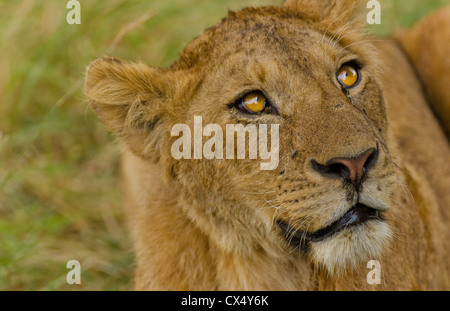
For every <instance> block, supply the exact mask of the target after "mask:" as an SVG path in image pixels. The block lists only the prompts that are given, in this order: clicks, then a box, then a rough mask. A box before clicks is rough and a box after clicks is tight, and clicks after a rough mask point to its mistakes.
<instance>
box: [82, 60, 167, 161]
mask: <svg viewBox="0 0 450 311" xmlns="http://www.w3.org/2000/svg"><path fill="white" fill-rule="evenodd" d="M173 84H174V83H172V82H171V74H170V72H169V71H168V70H163V69H155V68H150V67H148V66H146V65H144V64H134V63H129V62H126V61H123V60H120V59H118V58H115V57H103V58H99V59H97V60H95V61H93V62H92V63H91V64H90V65H89V66H88V68H87V73H86V85H85V90H86V95H87V98H88V99H89V101H90V103H91V105H92V107H93V109H94V111H95V112H96V113H97V115H98V117H99V118H100V120H101V121H102V122H103V123H104V124H105V125H106V126H107V127H108V128H109V129H110V130H111V131H113V132H115V133H117V134H118V135H119V137H120V138H121V139H122V140H123V141H124V142H125V143H126V144H127V145H128V147H129V148H130V149H131V151H133V152H134V153H135V154H136V155H138V156H140V157H143V158H149V159H153V160H155V161H157V160H158V159H159V156H160V154H159V153H160V149H161V140H162V139H163V137H164V136H165V135H166V134H167V133H168V132H169V130H168V129H167V126H168V125H167V123H168V122H167V120H168V119H170V116H169V111H168V108H167V107H168V104H169V103H168V101H169V100H170V98H171V97H172V96H174V92H175V90H174V87H173Z"/></svg>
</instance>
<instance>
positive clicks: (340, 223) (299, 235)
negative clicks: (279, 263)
mask: <svg viewBox="0 0 450 311" xmlns="http://www.w3.org/2000/svg"><path fill="white" fill-rule="evenodd" d="M369 220H379V221H382V220H383V219H382V217H381V212H379V211H378V210H376V209H373V208H370V207H368V206H365V205H362V204H356V205H355V206H353V207H352V208H351V209H350V210H349V211H348V212H347V213H345V214H344V216H342V217H341V218H339V219H338V220H336V221H335V222H334V223H332V224H331V225H329V226H327V227H325V228H322V229H320V230H318V231H316V232H314V233H308V232H304V231H297V230H295V229H294V228H292V227H291V226H290V225H288V224H287V223H286V222H284V221H282V220H280V221H278V225H279V226H280V227H281V229H283V231H284V232H285V233H286V238H287V239H288V240H289V242H290V243H291V244H293V245H296V246H298V245H306V244H308V243H309V242H319V241H322V240H325V239H327V238H329V237H331V236H333V235H335V234H336V233H338V232H340V231H342V230H344V229H345V228H349V227H354V226H358V225H361V224H363V223H365V222H367V221H369Z"/></svg>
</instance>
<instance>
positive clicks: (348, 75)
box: [336, 64, 360, 88]
mask: <svg viewBox="0 0 450 311" xmlns="http://www.w3.org/2000/svg"><path fill="white" fill-rule="evenodd" d="M336 77H337V79H338V81H339V83H340V84H341V85H342V86H343V87H344V88H351V87H354V86H356V85H357V84H358V83H359V80H360V72H359V70H358V68H357V67H356V66H353V65H351V64H345V65H343V66H342V67H341V68H340V69H339V70H338V72H337V74H336Z"/></svg>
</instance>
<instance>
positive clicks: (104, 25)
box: [0, 0, 449, 290]
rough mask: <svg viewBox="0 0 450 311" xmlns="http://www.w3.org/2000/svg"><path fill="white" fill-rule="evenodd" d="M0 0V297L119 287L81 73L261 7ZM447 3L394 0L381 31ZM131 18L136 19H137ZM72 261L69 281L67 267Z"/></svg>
mask: <svg viewBox="0 0 450 311" xmlns="http://www.w3.org/2000/svg"><path fill="white" fill-rule="evenodd" d="M80 2H81V4H82V23H81V25H68V24H67V23H66V14H67V12H68V10H67V9H66V8H65V4H66V1H50V0H45V1H42V0H41V1H38V0H20V1H19V0H14V1H13V0H0V47H1V49H0V56H1V57H0V290H79V289H83V290H128V289H132V282H133V281H132V278H133V271H134V260H133V255H132V244H131V239H130V236H129V234H128V231H127V228H126V226H125V223H124V214H123V211H122V208H121V194H120V185H119V171H118V165H119V155H120V149H119V146H118V144H117V142H116V140H115V139H114V137H113V135H111V134H110V133H108V132H107V131H106V130H105V128H104V127H103V126H102V125H101V124H100V123H99V122H98V121H97V119H96V117H95V115H94V114H93V113H92V112H91V111H90V109H89V107H88V103H87V102H86V100H85V98H84V96H83V92H82V86H83V76H84V70H85V67H86V65H87V64H89V62H90V61H92V60H93V59H95V58H96V57H98V56H101V55H103V54H111V55H115V56H118V57H122V58H124V59H128V60H132V61H136V60H139V59H141V60H143V61H144V62H146V63H148V64H149V65H152V66H168V65H170V64H171V63H172V62H173V61H174V60H175V59H176V57H177V55H178V53H179V52H180V51H181V50H182V49H183V47H184V46H185V45H186V44H187V43H188V42H189V41H191V40H192V39H193V38H194V37H196V36H197V35H199V34H200V33H201V31H202V30H204V29H205V28H206V27H209V26H211V25H213V24H215V23H217V22H218V21H220V19H221V18H222V17H223V16H225V14H226V12H227V10H228V9H238V8H240V7H243V6H249V5H261V4H270V3H272V4H279V3H281V2H282V1H277V0H274V1H269V0H266V1H264V0H253V1H242V0H229V1H221V0H170V1H169V0H165V1H162V0H161V1H160V0H158V1H156V0H153V1H137V0H128V1H122V0H107V1H100V0H89V1H83V0H81V1H80ZM445 3H449V1H448V0H445V1H442V0H429V1H427V2H425V1H422V0H397V1H394V2H393V4H391V5H390V6H389V8H386V9H385V11H384V13H383V23H382V25H381V26H377V27H375V28H374V26H372V30H374V31H375V32H377V33H379V34H387V33H388V32H389V31H390V30H391V29H392V28H393V27H406V26H409V25H411V24H413V23H414V22H415V21H417V20H418V19H419V18H421V17H422V16H423V15H424V14H426V13H428V12H429V11H431V10H433V9H435V8H437V7H439V6H441V5H443V4H445ZM136 21H138V22H136ZM72 259H76V260H78V261H80V263H81V272H82V274H81V279H82V284H81V285H68V284H67V283H66V274H67V272H68V271H69V270H68V269H67V268H66V263H67V262H68V261H69V260H72Z"/></svg>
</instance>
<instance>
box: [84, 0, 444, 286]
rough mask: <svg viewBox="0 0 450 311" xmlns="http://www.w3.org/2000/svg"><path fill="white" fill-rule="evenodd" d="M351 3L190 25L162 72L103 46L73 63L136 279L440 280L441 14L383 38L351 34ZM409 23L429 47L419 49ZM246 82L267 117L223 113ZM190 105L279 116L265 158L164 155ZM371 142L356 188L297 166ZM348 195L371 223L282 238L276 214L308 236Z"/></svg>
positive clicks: (291, 0) (195, 112)
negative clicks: (299, 243)
mask: <svg viewBox="0 0 450 311" xmlns="http://www.w3.org/2000/svg"><path fill="white" fill-rule="evenodd" d="M360 9H361V6H360V1H347V0H346V1H342V0H334V1H333V0H329V1H322V2H321V1H306V0H288V1H287V2H286V3H285V5H284V7H283V8H275V7H266V8H250V9H245V10H242V11H239V12H231V13H230V14H229V16H228V17H227V18H226V19H224V20H223V21H222V22H221V23H220V24H219V25H217V26H215V27H212V28H210V29H208V30H207V31H205V32H204V33H203V34H202V35H201V36H200V37H198V38H197V39H195V40H194V41H193V42H192V43H190V44H189V45H188V47H187V48H186V49H185V51H184V52H183V53H182V54H181V55H180V58H179V60H178V61H177V62H176V63H175V64H174V65H173V66H172V67H171V68H168V69H156V68H149V67H147V66H145V65H143V64H132V63H128V62H126V61H123V60H119V59H117V58H113V57H104V58H101V59H98V60H96V61H94V62H93V63H92V64H91V65H90V66H89V68H88V71H87V77H86V94H87V97H88V98H89V100H90V102H91V103H92V106H93V108H94V110H95V111H96V112H97V113H98V115H99V117H100V119H101V120H102V121H103V122H104V123H105V124H106V125H107V126H108V128H110V129H111V130H113V131H114V132H116V133H117V134H118V136H119V137H120V138H121V140H122V142H123V146H124V159H123V165H122V171H123V175H124V189H125V194H126V199H127V201H126V203H127V209H128V212H129V213H128V214H129V216H130V224H131V228H132V232H133V236H134V238H135V241H136V242H135V250H136V258H137V270H136V275H135V279H136V289H139V290H149V289H151V290H355V289H361V290H432V289H447V290H448V289H450V261H449V259H448V258H449V256H450V245H449V243H450V234H449V224H450V191H449V190H450V162H449V160H450V147H449V141H448V139H447V138H446V137H445V134H444V130H443V129H445V128H446V129H447V130H448V124H449V123H448V122H449V119H448V118H449V117H448V111H450V104H449V103H450V95H449V93H448V85H449V84H448V81H450V71H449V70H448V68H449V67H448V66H444V69H442V70H441V63H442V62H446V63H445V64H448V61H447V60H446V59H447V55H448V53H447V52H444V51H449V49H450V47H449V42H450V41H449V40H448V38H450V30H449V29H450V28H449V27H438V26H436V25H441V24H440V23H442V24H446V25H448V20H450V10H449V9H443V10H442V11H441V13H437V15H435V16H434V17H432V19H433V20H432V21H428V20H425V21H424V22H422V23H420V24H419V26H416V28H413V30H411V32H403V33H401V34H399V35H398V37H399V38H400V41H401V45H400V44H398V43H397V42H396V41H389V40H386V41H371V40H373V38H368V37H366V35H364V34H363V32H362V31H361V30H360V27H361V26H362V23H363V22H364V17H363V20H362V22H361V15H360ZM430 30H431V31H430ZM424 34H427V36H426V37H427V40H429V42H430V44H429V45H426V46H425V45H423V46H421V47H420V48H419V47H418V46H419V44H418V43H417V42H418V41H420V40H422V38H423V37H424ZM444 38H447V39H444ZM429 49H431V50H429ZM405 52H406V53H405ZM408 55H409V56H408ZM409 57H410V59H409ZM355 58H356V59H358V60H359V61H360V62H361V63H362V64H363V66H362V69H361V73H362V75H363V79H362V80H361V83H360V84H359V85H358V86H357V87H355V88H354V89H351V90H349V92H348V95H347V96H346V95H345V94H344V93H343V92H342V90H341V87H340V85H339V84H338V83H337V81H336V77H335V74H336V71H337V70H338V69H339V66H340V65H341V64H342V63H345V61H348V60H351V59H355ZM411 64H414V66H415V67H412V65H411ZM417 73H419V74H417ZM446 81H447V82H446ZM255 89H258V90H264V92H265V93H266V94H268V96H270V99H271V101H272V102H273V104H275V105H276V107H277V110H278V112H279V114H262V115H260V116H257V117H256V118H248V117H245V116H242V115H238V114H236V112H233V110H232V108H230V104H231V103H232V102H233V101H234V100H236V99H237V98H236V96H239V94H241V95H242V92H244V91H251V90H255ZM425 91H426V92H428V93H427V94H426V93H425ZM428 99H430V100H431V101H430V100H428ZM429 105H432V106H433V107H434V108H433V109H434V110H435V112H436V114H437V115H438V117H439V118H441V121H442V122H441V124H439V122H438V119H437V118H436V116H435V115H434V114H433V112H432V110H431V108H430V106H429ZM194 116H202V118H203V124H204V125H205V124H209V123H216V124H220V125H222V126H223V127H225V124H233V123H242V124H244V125H245V124H250V123H267V124H274V123H276V124H280V162H279V166H278V168H277V169H275V170H273V171H262V170H260V166H259V165H260V162H259V161H256V160H205V159H202V160H174V159H173V158H172V156H171V153H170V148H171V144H172V143H173V142H174V140H175V139H176V137H171V135H170V130H171V128H172V126H173V125H175V124H177V123H184V124H187V125H189V126H190V128H191V129H193V120H194ZM372 147H377V148H378V149H379V157H378V160H377V163H376V165H375V166H374V167H373V168H372V169H371V171H370V173H369V174H368V176H367V179H366V180H365V181H364V184H363V188H362V190H361V192H360V193H359V194H357V193H355V191H351V190H348V189H345V187H344V186H343V184H342V182H341V181H340V180H332V179H327V178H324V177H323V176H321V175H319V174H317V172H315V171H314V170H312V169H311V166H310V165H309V163H310V161H311V160H312V159H313V160H315V161H317V162H318V163H326V162H327V161H328V160H329V159H331V158H335V157H352V156H356V155H359V154H361V153H362V152H363V151H365V150H367V149H369V148H372ZM356 200H359V202H361V203H362V204H366V205H368V206H372V207H376V208H378V209H380V210H383V213H384V217H385V220H386V221H385V222H377V221H369V222H367V223H365V224H363V225H360V226H358V227H353V228H348V229H345V230H344V231H342V232H340V233H338V234H336V235H335V236H333V237H330V238H328V239H326V240H324V241H321V242H311V244H310V246H309V248H308V249H306V250H299V249H293V248H292V247H291V246H289V244H288V242H287V240H286V239H285V237H284V235H283V233H282V232H281V229H280V228H279V227H278V225H277V222H276V220H277V219H283V220H285V221H288V222H289V223H290V225H292V226H293V227H295V228H296V229H297V230H303V231H308V232H314V231H317V230H319V229H321V228H323V227H325V226H327V225H329V224H330V223H332V222H333V221H335V220H336V219H338V218H339V217H341V216H342V215H343V214H344V213H345V212H346V211H347V210H348V209H349V208H350V206H351V205H352V204H355V203H356ZM369 260H378V261H379V262H380V264H381V269H382V282H381V284H379V285H371V284H369V283H368V282H367V279H366V275H367V273H368V272H369V270H368V269H367V266H366V265H367V262H368V261H369Z"/></svg>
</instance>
